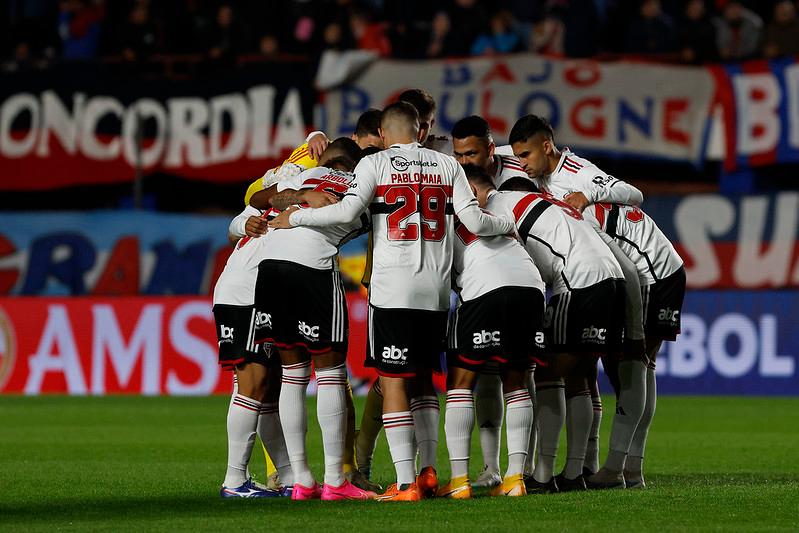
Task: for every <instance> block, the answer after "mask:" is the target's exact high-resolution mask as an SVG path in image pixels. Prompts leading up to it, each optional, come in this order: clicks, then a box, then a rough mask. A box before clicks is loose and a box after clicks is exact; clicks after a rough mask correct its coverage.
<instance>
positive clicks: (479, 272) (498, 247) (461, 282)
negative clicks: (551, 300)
mask: <svg viewBox="0 0 799 533" xmlns="http://www.w3.org/2000/svg"><path fill="white" fill-rule="evenodd" d="M455 235H456V239H455V254H454V260H453V262H452V276H453V279H454V281H455V287H456V290H457V291H458V292H459V294H460V298H461V300H462V301H464V302H468V301H469V300H473V299H475V298H477V297H479V296H482V295H484V294H486V293H489V292H491V291H493V290H495V289H499V288H500V287H535V288H536V289H539V290H540V291H541V292H544V288H545V285H544V281H543V280H542V279H541V274H540V273H539V272H538V269H537V268H536V266H535V263H533V260H532V259H531V258H530V256H529V255H528V254H527V251H526V250H525V249H524V247H523V246H522V245H521V244H520V243H519V241H517V240H516V239H515V238H513V237H512V236H510V235H497V236H494V237H478V236H477V235H475V234H474V233H472V232H470V231H469V230H468V229H467V228H466V226H464V225H463V223H461V221H460V220H458V219H457V218H456V219H455Z"/></svg>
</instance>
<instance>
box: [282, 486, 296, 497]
mask: <svg viewBox="0 0 799 533" xmlns="http://www.w3.org/2000/svg"><path fill="white" fill-rule="evenodd" d="M278 492H279V493H280V496H281V497H282V498H291V495H292V494H293V493H294V487H288V486H286V485H284V486H282V487H280V488H279V489H278Z"/></svg>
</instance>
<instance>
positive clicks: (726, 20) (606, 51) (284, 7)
mask: <svg viewBox="0 0 799 533" xmlns="http://www.w3.org/2000/svg"><path fill="white" fill-rule="evenodd" d="M4 3H5V4H6V6H5V8H4V9H3V10H2V12H0V28H2V29H3V31H0V46H1V47H2V48H0V58H2V67H3V69H4V70H6V71H15V70H23V69H30V68H47V67H48V66H49V65H52V64H53V63H55V62H63V61H93V60H101V61H104V62H109V63H121V64H125V65H128V66H130V65H132V66H134V67H136V66H138V67H140V68H144V67H143V65H144V64H153V63H155V64H157V63H159V62H164V61H174V60H175V56H179V57H180V61H182V62H189V63H192V64H214V65H223V66H225V65H232V64H241V63H243V62H250V61H264V60H270V59H280V60H287V59H288V60H292V59H295V60H299V61H315V60H317V59H318V57H319V55H320V54H321V52H322V51H324V50H327V49H336V50H350V49H362V50H373V51H374V52H376V53H377V54H379V55H380V56H382V57H391V58H402V59H424V58H441V57H464V56H480V55H490V54H501V53H510V52H521V51H532V52H537V53H541V54H551V55H554V56H565V57H600V58H612V57H614V56H619V55H624V56H627V57H629V56H639V57H642V58H648V59H651V60H655V61H664V62H671V63H688V64H701V63H707V62H714V61H720V60H721V61H736V60H745V59H752V58H775V57H780V56H790V55H797V54H799V19H798V18H797V14H796V11H797V3H799V2H793V1H792V0H747V1H737V0H643V1H642V0H491V1H487V0H482V1H480V0H317V1H311V0H259V1H255V2H253V1H244V0H238V1H235V0H234V1H214V0H173V1H169V2H153V1H151V0H115V1H106V0H60V1H59V0H6V1H5V2H4Z"/></svg>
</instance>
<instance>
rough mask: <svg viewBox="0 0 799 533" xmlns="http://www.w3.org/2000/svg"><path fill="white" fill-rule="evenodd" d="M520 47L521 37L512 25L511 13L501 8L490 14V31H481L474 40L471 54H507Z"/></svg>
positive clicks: (518, 49)
mask: <svg viewBox="0 0 799 533" xmlns="http://www.w3.org/2000/svg"><path fill="white" fill-rule="evenodd" d="M522 49H523V45H522V39H521V36H520V35H519V33H518V32H517V31H516V29H515V27H514V20H513V15H511V14H510V12H509V11H507V10H505V9H503V10H500V11H497V12H496V13H494V14H493V15H492V16H491V22H490V31H489V32H484V33H481V34H480V36H479V37H478V38H477V40H476V41H474V44H472V55H475V56H482V55H491V54H508V53H511V52H519V51H521V50H522Z"/></svg>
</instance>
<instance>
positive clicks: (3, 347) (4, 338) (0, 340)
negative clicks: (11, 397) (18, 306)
mask: <svg viewBox="0 0 799 533" xmlns="http://www.w3.org/2000/svg"><path fill="white" fill-rule="evenodd" d="M16 356H17V345H16V342H15V341H14V328H13V327H12V324H11V320H9V318H8V315H6V314H5V312H4V311H3V309H2V308H0V391H2V390H3V388H4V387H5V386H6V383H8V379H9V378H10V377H11V371H12V370H13V369H14V360H15V359H16Z"/></svg>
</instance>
